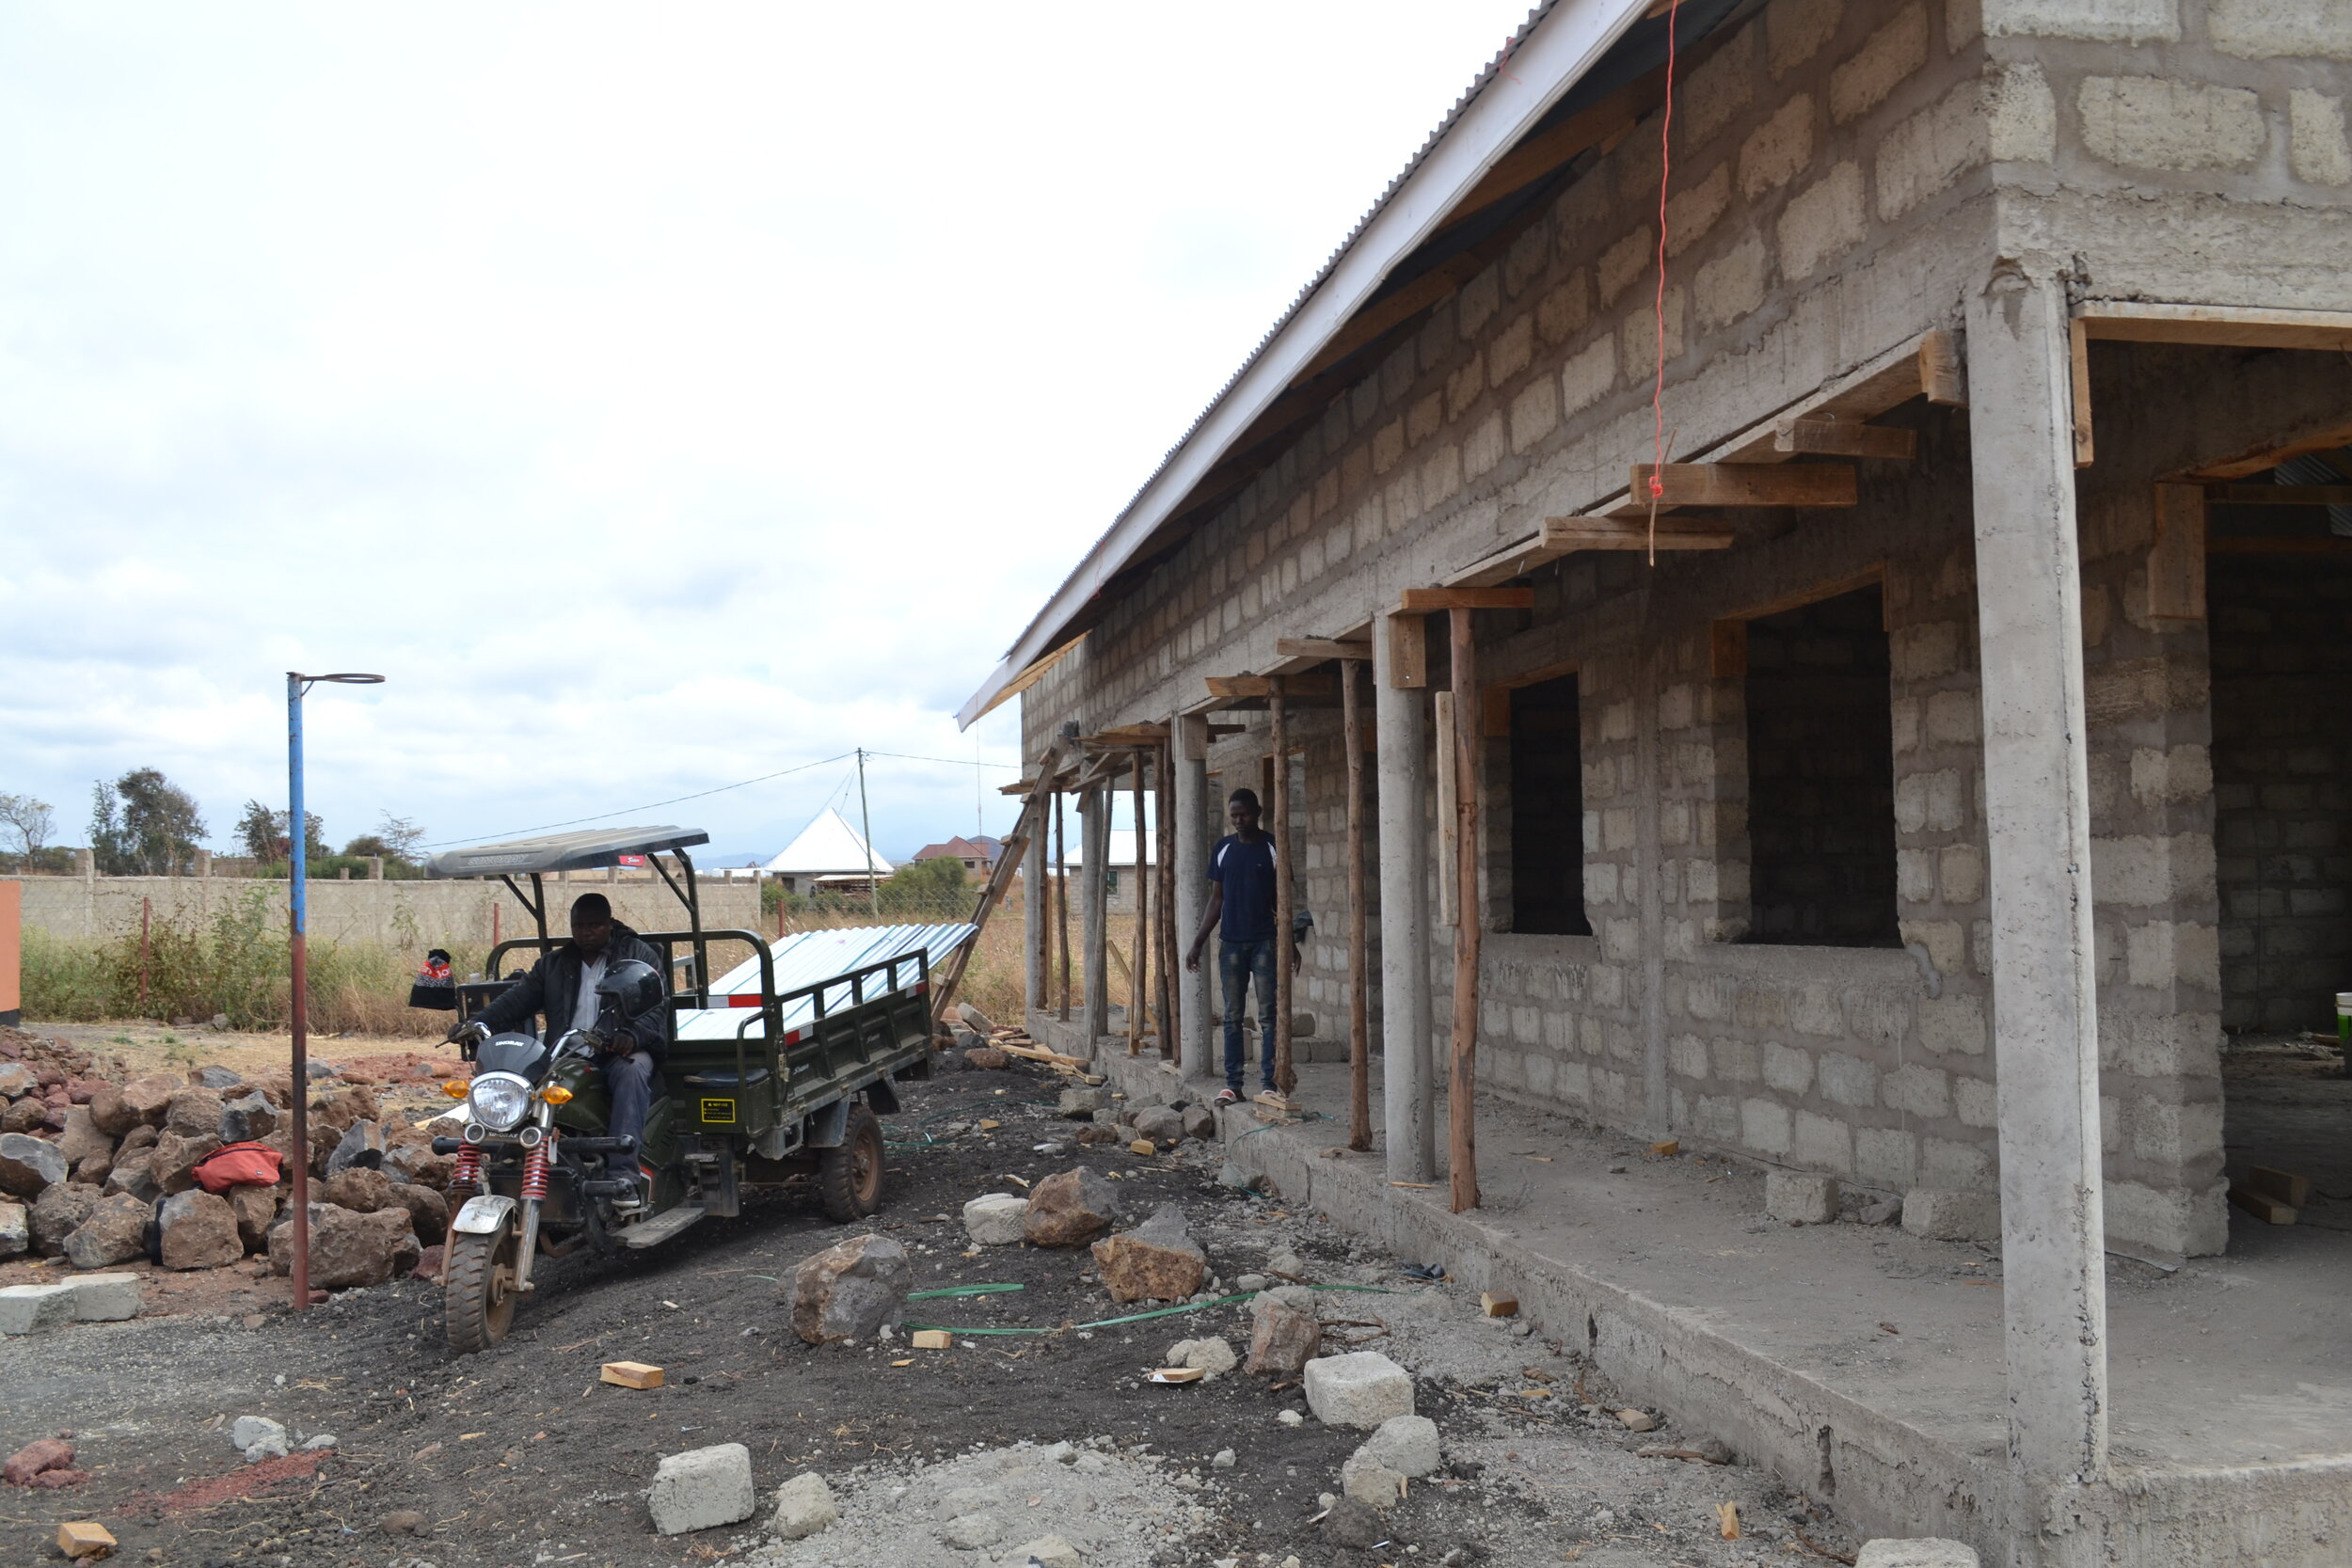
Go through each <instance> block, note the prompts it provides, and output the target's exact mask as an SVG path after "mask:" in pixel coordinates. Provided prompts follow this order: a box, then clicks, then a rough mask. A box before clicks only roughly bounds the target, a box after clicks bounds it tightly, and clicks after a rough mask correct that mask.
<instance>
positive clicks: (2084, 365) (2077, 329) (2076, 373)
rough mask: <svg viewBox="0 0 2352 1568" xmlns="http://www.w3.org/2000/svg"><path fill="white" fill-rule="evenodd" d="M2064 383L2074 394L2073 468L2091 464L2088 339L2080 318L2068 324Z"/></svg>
mask: <svg viewBox="0 0 2352 1568" xmlns="http://www.w3.org/2000/svg"><path fill="white" fill-rule="evenodd" d="M2066 346H2067V352H2066V363H2067V383H2068V386H2069V387H2070V388H2072V390H2073V393H2074V467H2077V468H2088V467H2090V451H2091V446H2090V337H2089V336H2088V335H2087V334H2086V333H2085V331H2084V329H2083V324H2082V323H2081V322H2080V321H2074V322H2070V323H2068V324H2067V333H2066Z"/></svg>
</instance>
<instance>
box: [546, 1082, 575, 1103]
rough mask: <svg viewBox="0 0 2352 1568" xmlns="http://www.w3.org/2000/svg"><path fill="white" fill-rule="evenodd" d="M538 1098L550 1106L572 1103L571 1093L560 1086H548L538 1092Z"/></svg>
mask: <svg viewBox="0 0 2352 1568" xmlns="http://www.w3.org/2000/svg"><path fill="white" fill-rule="evenodd" d="M539 1098H540V1099H542V1100H544V1101H547V1102H548V1104H550V1105H569V1104H570V1103H571V1102H572V1091H571V1090H569V1089H567V1088H565V1087H564V1085H561V1084H549V1085H548V1086H547V1087H546V1088H544V1089H541V1090H540V1091H539Z"/></svg>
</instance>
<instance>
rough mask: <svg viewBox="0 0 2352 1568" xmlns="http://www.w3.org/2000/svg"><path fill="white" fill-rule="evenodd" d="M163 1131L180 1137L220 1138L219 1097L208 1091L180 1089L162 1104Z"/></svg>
mask: <svg viewBox="0 0 2352 1568" xmlns="http://www.w3.org/2000/svg"><path fill="white" fill-rule="evenodd" d="M164 1131H165V1132H177V1133H179V1134H180V1135H181V1136H182V1137H215V1138H216V1137H218V1136H220V1096H218V1095H216V1094H215V1093H214V1092H213V1091H212V1090H210V1089H199V1088H187V1089H182V1090H181V1091H180V1092H179V1093H178V1094H175V1095H173V1096H172V1097H171V1098H170V1099H169V1100H167V1101H165V1102H164Z"/></svg>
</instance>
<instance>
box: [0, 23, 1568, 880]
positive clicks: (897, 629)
mask: <svg viewBox="0 0 2352 1568" xmlns="http://www.w3.org/2000/svg"><path fill="white" fill-rule="evenodd" d="M1524 4H1525V0H1511V3H1509V4H1495V5H1487V4H1485V3H1484V0H1479V3H1477V4H1470V3H1465V4H1460V5H1455V6H1449V7H1442V8H1433V7H1427V6H1423V5H1417V4H1410V3H1407V0H1359V3H1357V4H1352V5H1342V4H1339V3H1338V0H1316V3H1313V4H1308V3H1303V0H1302V3H1297V4H1293V5H1289V6H1285V7H1267V6H1264V5H1263V4H1258V5H1249V4H1244V3H1241V0H1214V3H1207V4H1201V5H1196V6H1193V7H1189V8H1184V10H1182V11H1181V12H1178V13H1167V12H1142V11H1133V10H1128V11H1122V10H1120V8H1094V7H1079V6H1075V5H1037V6H1030V7H1025V8H1017V9H1012V10H1009V11H1008V10H1007V9H1006V8H972V7H958V6H947V5H930V4H923V5H907V6H899V7H896V8H888V9H886V10H879V11H878V10H874V9H872V8H850V7H834V8H818V7H815V6H810V5H806V4H803V5H796V6H788V7H775V6H767V5H741V6H726V5H715V4H714V5H708V6H703V7H698V8H691V9H685V10H680V9H677V8H667V9H662V10H660V11H647V10H645V9H644V8H627V7H595V6H575V5H563V6H540V7H508V8H495V9H485V8H468V7H458V6H453V5H443V6H411V7H403V8H384V9H380V10H374V11H361V10H358V8H342V7H335V8H305V7H292V6H286V7H269V6H260V5H253V6H246V7H243V8H230V9H223V8H201V9H190V8H184V7H172V6H167V5H162V4H153V5H144V6H139V5H118V6H104V7H98V6H87V5H82V4H70V5H67V4H60V5H55V6H51V7H47V8H41V7H20V8H12V9H10V10H9V11H8V12H7V13H5V14H0V211H5V212H7V213H8V222H7V223H6V224H4V225H0V670H5V671H6V678H5V680H0V789H14V790H25V789H30V790H32V791H34V792H36V793H38V794H40V795H42V796H43V797H44V798H46V799H49V800H52V801H54V802H55V803H56V805H58V807H59V808H60V815H61V816H63V817H65V818H66V819H67V821H68V822H70V823H72V824H74V825H75V831H74V832H73V833H72V834H68V835H66V836H69V837H73V836H78V824H79V821H80V818H81V815H82V808H83V802H84V800H85V799H86V797H87V788H88V784H89V781H90V780H92V779H93V778H98V777H110V776H112V775H114V774H118V773H119V772H121V771H123V770H124V769H126V768H133V767H138V766H145V765H153V766H157V767H161V768H164V769H165V770H166V771H167V772H168V773H169V774H171V775H172V777H173V778H174V779H175V780H177V781H179V782H180V783H182V784H184V785H186V786H187V787H189V788H190V789H192V790H193V791H194V792H195V793H196V794H197V795H198V797H199V800H202V801H203V803H204V805H205V806H206V808H207V811H208V813H209V816H210V818H211V822H212V825H213V827H214V829H215V832H220V833H225V832H226V830H227V828H228V825H229V823H230V821H231V820H232V819H233V817H234V816H235V814H236V808H237V806H238V804H239V803H240V802H241V801H242V800H245V799H246V797H248V796H259V797H261V798H262V799H264V800H279V799H282V795H283V790H284V763H283V714H282V705H281V700H280V683H281V681H282V673H283V672H284V671H285V670H286V669H287V668H289V667H297V668H303V669H310V670H318V669H327V668H360V669H370V670H377V671H381V672H383V673H386V674H388V675H389V677H390V682H389V684H388V685H387V686H385V687H382V688H380V689H372V690H367V691H353V690H350V689H342V690H332V691H322V692H320V693H318V694H316V695H315V696H314V698H313V699H312V702H311V704H310V737H311V744H310V756H311V764H310V768H311V772H310V794H311V800H312V804H313V808H314V809H316V810H318V811H319V812H320V813H321V814H322V815H323V816H325V817H326V821H327V825H328V831H329V832H330V834H332V835H334V836H336V837H338V838H341V837H345V836H348V835H350V834H352V833H354V832H360V831H362V830H363V829H365V828H367V827H368V826H370V825H371V824H372V823H373V819H374V817H375V815H376V813H377V812H378V811H379V810H384V809H389V810H391V811H394V812H397V813H400V814H402V815H405V816H413V817H416V818H419V819H421V820H422V821H423V822H425V823H426V824H427V826H428V827H429V828H430V829H431V830H433V834H432V836H434V837H435V838H437V839H438V838H455V837H460V836H469V835H473V834H480V833H488V832H501V831H503V830H507V829H514V828H524V827H529V826H532V825H534V824H537V823H541V822H548V821H554V820H557V819H561V818H566V817H573V816H585V815H588V814H590V813H594V812H601V811H609V810H612V809H614V808H618V807H624V806H628V805H632V804H636V803H638V802H641V801H650V800H660V799H662V798H665V797H668V796H673V795H680V794H686V793H689V792H691V791H693V790H698V789H705V788H708V787H710V786H712V785H714V784H723V783H726V782H728V781H730V780H734V779H739V778H743V777H747V776H750V775H752V774H755V773H762V772H767V771H771V770H772V769H775V768H785V767H789V766H791V765H793V764H795V763H797V762H803V761H806V760H809V759H812V758H818V757H824V756H830V755H832V754H834V753H836V752H844V751H848V750H850V749H852V748H854V747H856V746H858V745H861V744H863V745H865V746H866V747H869V748H872V749H876V750H882V751H888V752H913V753H917V754H922V755H929V756H946V757H956V756H970V755H972V754H974V752H975V750H976V748H977V751H978V752H980V753H981V754H984V755H986V756H989V757H992V758H996V759H1005V758H1009V757H1011V756H1012V754H1013V752H1014V750H1015V747H1016V744H1017V739H1016V736H1015V735H1014V732H1013V728H1012V710H1011V708H1010V707H1007V708H1005V709H1002V710H1000V712H999V714H998V715H997V716H995V717H993V718H992V719H991V720H989V721H985V722H984V723H983V724H982V725H981V726H979V727H978V728H977V730H976V731H975V733H974V734H973V735H972V736H959V735H958V734H957V733H956V731H955V728H954V724H953V721H952V717H951V715H952V714H953V711H954V709H955V708H956V706H957V705H959V704H960V703H961V701H962V699H963V698H964V697H965V696H967V695H968V694H969V693H970V691H971V690H972V689H974V688H975V687H976V686H977V684H978V683H979V681H980V680H981V678H982V677H983V676H984V675H985V674H986V673H987V671H988V670H989V669H990V668H991V667H992V665H993V663H994V661H995V659H996V657H998V655H999V654H1000V653H1001V652H1002V651H1003V649H1004V648H1005V646H1006V645H1007V644H1008V643H1009V641H1011V639H1012V638H1013V636H1014V635H1015V634H1016V633H1017V632H1018V630H1019V629H1020V627H1021V626H1022V625H1023V624H1025V621H1026V620H1027V618H1028V617H1029V615H1030V614H1031V613H1032V612H1033V611H1034V610H1035V609H1036V607H1037V605H1038V604H1039V603H1040V602H1041V599H1042V598H1043V596H1044V595H1045V594H1046V593H1048V592H1049V591H1050V590H1051V588H1052V587H1053V586H1054V585H1055V584H1056V583H1057V581H1058V580H1059V579H1060V578H1061V576H1062V574H1063V573H1064V572H1066V571H1067V570H1068V568H1069V567H1070V565H1071V564H1072V563H1073V562H1074V561H1075V559H1076V557H1077V555H1078V554H1079V552H1080V551H1082V550H1083V549H1084V547H1085V546H1087V544H1089V542H1091V541H1092V540H1093V539H1094V537H1095V536H1096V535H1097V534H1099V533H1100V532H1101V531H1102V530H1103V528H1104V526H1105V525H1106V524H1107V523H1108V521H1109V520H1110V518H1111V517H1112V515H1114V514H1115V513H1116V512H1117V510H1118V509H1119V507H1120V506H1121V505H1122V504H1123V503H1124V502H1125V501H1126V500H1127V499H1128V498H1129V496H1130V495H1131V494H1132V493H1133V492H1134V490H1135V489H1136V486H1137V485H1138V484H1139V483H1141V482H1142V480H1143V479H1144V478H1145V477H1146V475H1147V474H1148V473H1149V472H1150V470H1151V468H1152V466H1153V465H1154V464H1155V463H1156V462H1157V461H1158V459H1159V456H1160V454H1161V453H1162V452H1163V451H1165V450H1166V449H1167V447H1168V444H1169V443H1170V442H1171V441H1172V440H1173V439H1174V438H1175V437H1176V436H1178V435H1179V434H1180V433H1181V432H1182V431H1183V429H1184V426H1185V425H1186V424H1187V423H1188V422H1189V421H1190V420H1191V419H1192V417H1193V416H1194V415H1195V414H1196V413H1197V412H1198V411H1199V409H1200V405H1201V404H1203V403H1205V401H1206V400H1207V399H1208V397H1209V396H1210V395H1212V394H1213V393H1214V392H1215V390H1216V388H1217V387H1218V386H1219V385H1221V384H1222V382H1223V381H1224V379H1225V378H1226V376H1227V375H1228V374H1230V373H1231V372H1232V369H1233V367H1234V366H1235V365H1237V364H1238V363H1240V361H1241V359H1242V357H1243V356H1244V355H1245V354H1246V353H1247V352H1248V349H1249V347H1250V346H1251V345H1252V344H1253V343H1254V342H1255V341H1257V339H1258V337H1259V336H1260V335H1261V334H1262V333H1263V330H1264V329H1265V327H1266V326H1267V325H1268V324H1269V323H1270V322H1271V321H1272V320H1273V319H1274V317H1275V316H1276V314H1277V313H1278V312H1279V310H1280V309H1282V308H1283V307H1284V306H1285V305H1286V304H1287V303H1288V302H1289V300H1290V298H1291V296H1292V294H1293V293H1295V291H1296V289H1297V288H1298V287H1299V286H1300V284H1302V283H1303V282H1304V281H1305V280H1306V278H1307V277H1309V276H1310V275H1311V272H1312V271H1313V269H1314V268H1315V267H1316V266H1317V265H1319V264H1320V263H1321V261H1323V259H1324V258H1325V256H1327V254H1328V252H1329V251H1330V249H1331V247H1332V246H1333V245H1335V244H1336V243H1337V242H1338V240H1339V239H1340V238H1341V237H1342V236H1343V234H1344V233H1345V231H1346V230H1347V228H1348V227H1349V225H1350V224H1351V223H1352V222H1353V221H1354V219H1355V218H1356V216H1357V215H1358V214H1359V213H1360V212H1361V210H1362V209H1363V208H1364V207H1365V206H1367V205H1368V204H1369V203H1370V201H1371V199H1372V198H1373V197H1374V196H1375V194H1376V193H1377V192H1378V190H1379V189H1380V188H1381V186H1382V185H1383V184H1385V182H1387V181H1388V179H1389V178H1390V177H1391V175H1392V174H1393V173H1394V172H1395V171H1396V170H1397V169H1398V168H1399V167H1401V166H1403V164H1404V162H1405V160H1406V157H1407V156H1408V155H1409V154H1410V153H1411V151H1412V150H1414V148H1416V147H1417V146H1418V145H1419V144H1420V141H1421V139H1422V136H1423V135H1425V134H1426V132H1427V130H1428V129H1429V127H1430V126H1431V125H1433V124H1435V123H1436V121H1437V120H1438V118H1439V117H1440V115H1441V114H1442V113H1443V112H1444V110H1445V108H1446V107H1447V105H1448V104H1450V103H1452V102H1453V100H1454V97H1455V95H1456V94H1457V93H1458V92H1459V91H1460V89H1461V87H1463V86H1464V85H1465V84H1466V83H1467V82H1468V81H1469V80H1470V76H1471V75H1472V73H1473V72H1474V71H1475V70H1476V69H1477V67H1478V65H1479V64H1480V63H1481V62H1482V61H1483V60H1484V59H1485V58H1486V56H1487V55H1490V54H1491V53H1492V52H1493V50H1494V49H1495V48H1496V47H1497V46H1498V45H1499V44H1500V43H1501V41H1502V38H1503V36H1504V34H1505V33H1506V31H1508V29H1509V28H1510V27H1512V26H1513V25H1515V24H1517V22H1518V19H1519V16H1520V14H1521V13H1522V10H1523V8H1524ZM838 772H839V769H838V768H818V769H813V770H811V771H809V772H807V773H805V774H802V775H796V776H795V778H793V779H790V780H785V781H780V782H778V783H776V784H771V785H762V786H759V787H757V788H754V789H750V790H744V791H740V792H738V793H735V794H731V795H723V796H719V797H715V798H713V799H712V800H707V801H702V802H695V803H694V805H693V806H692V807H691V808H689V807H680V808H679V809H678V811H677V812H676V813H675V814H661V815H676V816H685V817H689V818H691V820H693V821H695V822H696V823H698V824H700V825H705V826H707V827H708V828H709V829H710V831H711V832H712V833H713V835H714V837H715V838H716V839H717V840H718V841H719V842H720V843H722V844H723V845H726V846H730V847H732V846H737V845H740V846H742V847H758V846H760V845H763V844H765V845H769V846H771V847H773V846H775V845H780V844H781V843H782V842H783V841H784V839H785V838H787V837H788V836H789V834H790V832H792V831H793V830H794V829H796V828H797V827H798V826H799V824H800V822H801V821H802V820H803V819H804V818H805V817H806V816H808V815H809V814H810V813H811V812H813V811H815V810H816V809H817V808H818V806H819V805H821V804H823V803H824V800H826V799H827V798H828V797H829V796H830V795H831V793H832V792H833V791H834V790H835V789H836V788H837V786H838V784H839V778H838ZM1006 777H1009V774H1003V773H996V774H991V775H989V779H990V783H991V784H992V785H993V783H995V782H998V781H1000V780H1001V779H1003V778H1006ZM871 785H872V793H873V805H874V815H875V832H876V837H877V840H878V842H879V846H880V847H882V849H883V850H884V852H885V853H893V854H896V853H900V852H903V851H904V850H905V849H907V848H911V847H914V845H916V844H919V843H921V842H923V841H924V840H926V839H929V838H933V837H938V836H943V835H945V834H946V833H948V832H969V831H970V830H971V828H972V826H973V817H972V799H973V791H972V787H971V772H970V770H969V769H968V768H967V769H963V770H961V771H958V770H956V769H953V768H939V767H936V766H928V765H914V764H908V763H897V762H885V763H878V764H876V765H875V768H874V772H873V777H872V780H871ZM985 804H986V807H987V811H988V823H989V826H991V827H992V828H998V827H1001V826H1002V824H1003V821H1004V819H1005V817H1006V816H1008V815H1009V814H1008V812H1007V811H1006V810H1005V809H1004V808H1003V806H1002V805H1001V804H1000V803H999V801H998V800H997V798H996V797H995V795H994V793H993V787H992V788H991V789H990V790H989V791H988V792H987V794H986V796H985Z"/></svg>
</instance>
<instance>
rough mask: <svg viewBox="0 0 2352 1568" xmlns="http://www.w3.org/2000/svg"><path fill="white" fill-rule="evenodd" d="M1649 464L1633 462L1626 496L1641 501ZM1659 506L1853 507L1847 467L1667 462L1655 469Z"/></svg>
mask: <svg viewBox="0 0 2352 1568" xmlns="http://www.w3.org/2000/svg"><path fill="white" fill-rule="evenodd" d="M1651 467H1652V465H1650V464H1647V463H1636V464H1634V465H1633V468H1632V475H1633V477H1632V479H1631V480H1630V482H1629V486H1630V488H1629V494H1630V495H1632V496H1633V497H1635V498H1637V499H1640V500H1642V501H1644V502H1646V501H1647V499H1648V498H1649V493H1650V491H1649V478H1650V470H1651ZM1658 472H1659V477H1660V479H1661V481H1662V482H1663V483H1664V485H1665V493H1664V494H1663V495H1661V497H1660V498H1659V503H1660V504H1661V505H1662V506H1852V505H1855V504H1856V503H1857V501H1858V500H1859V495H1858V492H1857V489H1856V485H1855V481H1854V467H1853V465H1851V464H1850V463H1788V464H1773V463H1669V464H1667V465H1665V467H1662V468H1661V469H1659V470H1658Z"/></svg>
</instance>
